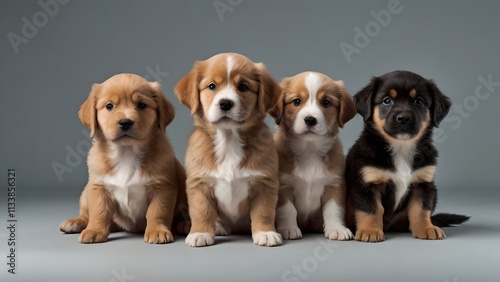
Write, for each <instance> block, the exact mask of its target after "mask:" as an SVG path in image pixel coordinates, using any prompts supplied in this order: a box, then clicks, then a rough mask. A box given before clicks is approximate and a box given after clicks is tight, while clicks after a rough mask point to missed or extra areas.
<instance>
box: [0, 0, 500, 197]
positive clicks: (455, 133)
mask: <svg viewBox="0 0 500 282" xmlns="http://www.w3.org/2000/svg"><path fill="white" fill-rule="evenodd" d="M44 1H45V2H46V3H57V5H48V6H49V7H48V8H45V10H44V7H43V6H42V5H40V4H38V3H37V2H36V1H2V2H1V4H0V19H1V26H0V34H1V35H2V38H1V41H0V47H1V60H0V80H1V82H0V94H1V96H0V107H1V111H0V115H1V116H0V120H1V123H0V132H1V136H2V137H1V138H0V152H1V154H0V156H1V158H0V159H1V162H0V173H1V174H0V175H1V176H2V177H3V174H4V172H5V171H6V169H7V168H8V167H14V168H17V170H18V175H19V177H20V179H19V183H22V186H21V189H19V190H20V191H19V193H29V194H31V195H35V194H36V195H38V194H46V193H50V194H58V195H61V193H62V194H71V195H74V194H77V193H79V192H80V190H81V189H82V187H83V185H84V184H85V181H86V177H87V167H86V164H85V160H84V159H85V154H82V153H84V151H85V150H86V149H87V148H88V140H89V139H88V138H87V136H86V134H83V133H82V129H83V128H84V127H83V126H82V125H81V123H80V121H79V120H78V117H77V110H78V107H79V106H80V105H81V103H82V102H83V101H84V100H85V99H86V97H87V95H88V92H89V90H90V87H91V85H92V83H95V82H102V81H103V80H105V79H107V78H108V77H109V76H111V75H113V74H116V73H120V72H132V73H136V74H139V75H143V76H146V77H147V78H149V79H150V80H158V81H160V82H161V83H162V85H163V89H164V92H165V94H166V96H167V97H168V98H169V99H170V101H172V102H173V103H174V105H175V107H176V110H177V116H176V118H175V120H174V122H173V123H172V124H171V125H170V127H169V128H168V135H169V137H170V139H171V140H172V143H173V146H174V148H175V150H176V153H177V155H178V157H179V159H181V160H183V158H184V152H185V141H186V138H187V136H188V134H189V132H190V131H191V128H192V119H191V117H190V116H189V113H188V110H187V109H186V108H184V107H183V106H182V105H180V104H179V103H178V101H177V98H176V97H175V96H174V94H173V90H172V89H173V87H174V85H175V83H176V82H177V81H178V80H179V79H180V78H181V77H182V76H183V75H184V74H185V73H186V72H188V71H189V69H190V68H191V66H192V64H193V62H194V61H195V60H201V59H206V58H208V57H209V56H212V55H213V54H216V53H219V52H227V51H231V52H239V53H242V54H245V55H246V56H248V57H250V58H251V59H252V60H254V61H261V62H264V63H265V64H266V65H267V67H268V69H269V71H270V72H271V74H272V75H273V76H274V77H275V79H276V80H280V79H281V78H282V77H284V76H291V75H294V74H296V73H298V72H302V71H306V70H315V71H319V72H323V73H325V74H327V75H329V76H331V77H332V78H334V79H341V80H344V82H345V84H346V86H347V88H348V90H349V91H350V93H351V94H355V93H356V91H358V90H359V89H360V88H361V87H363V86H364V85H365V84H366V83H368V81H369V79H370V77H371V76H374V75H382V74H384V73H386V72H388V71H392V70H396V69H406V70H411V71H414V72H417V73H419V74H421V75H422V76H424V77H426V78H432V79H434V80H435V81H436V82H437V84H438V86H439V87H440V88H441V90H442V91H443V92H444V93H445V94H446V95H448V96H449V97H450V98H451V99H452V100H453V103H454V105H455V107H456V108H454V109H453V110H452V111H451V112H450V115H449V117H448V119H447V120H446V121H445V122H443V124H442V126H441V130H442V131H440V132H439V138H437V140H436V143H437V146H438V148H439V150H440V155H441V157H440V163H439V166H438V171H437V183H438V185H439V186H440V188H441V189H455V188H470V189H478V188H499V183H500V181H499V179H500V177H499V173H498V172H499V168H500V161H499V160H500V150H498V139H499V138H500V134H499V133H500V126H498V121H499V115H498V114H497V109H498V107H499V98H498V93H500V87H499V86H500V84H499V83H498V82H500V71H499V68H498V66H499V65H500V56H498V50H500V30H499V27H498V26H499V21H498V11H499V9H500V4H499V3H498V2H497V1H474V2H472V1H439V2H436V1H430V2H427V1H413V2H412V1H410V0H401V1H399V4H397V3H398V1H394V0H391V1H389V0H381V1H350V2H348V1H344V2H338V1H242V0H231V1H226V0H220V1H145V2H143V1H68V3H66V1H67V0H65V1H62V0H61V3H59V2H55V0H53V1H48V0H44ZM45 2H43V1H42V3H45ZM381 10H385V11H382V12H380V11H381ZM47 11H48V12H47ZM387 15H390V18H389V17H388V16H387ZM27 22H28V23H27ZM30 26H31V28H30ZM341 46H342V47H341ZM342 48H344V51H343V49H342ZM344 53H345V54H344ZM488 76H490V77H488ZM481 79H483V80H481ZM485 80H486V81H488V80H491V81H493V83H486V84H487V85H486V86H484V87H482V86H480V87H482V88H481V89H479V92H478V93H479V94H476V93H475V92H476V88H477V87H478V85H481V81H485ZM488 93H490V95H488ZM269 124H272V122H269ZM361 128H362V120H361V118H360V117H359V116H357V117H356V118H355V119H354V120H352V121H350V122H349V123H348V124H347V125H346V127H345V128H344V129H343V130H342V131H341V136H342V138H343V140H344V145H345V147H346V148H345V150H347V149H348V148H349V147H350V146H351V145H352V144H353V142H354V140H355V138H356V137H357V135H358V134H359V132H360V130H361ZM68 155H72V157H69V159H67V156H68ZM82 159H83V160H82ZM54 166H55V167H57V169H58V170H60V171H62V172H60V173H59V177H58V176H57V174H56V172H55V169H54ZM64 170H65V171H64Z"/></svg>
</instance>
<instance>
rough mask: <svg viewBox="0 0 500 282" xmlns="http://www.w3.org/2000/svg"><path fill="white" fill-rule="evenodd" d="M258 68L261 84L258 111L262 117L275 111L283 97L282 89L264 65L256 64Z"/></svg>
mask: <svg viewBox="0 0 500 282" xmlns="http://www.w3.org/2000/svg"><path fill="white" fill-rule="evenodd" d="M255 67H256V68H257V70H258V71H257V80H258V82H259V98H258V102H257V105H258V109H259V112H260V113H261V114H262V115H264V116H265V115H266V113H267V112H269V111H270V110H272V109H274V108H275V107H276V105H277V104H278V100H279V98H280V97H281V88H280V86H279V85H278V83H276V81H274V79H273V78H272V76H271V75H270V74H269V72H268V71H267V69H266V66H264V64H263V63H256V64H255Z"/></svg>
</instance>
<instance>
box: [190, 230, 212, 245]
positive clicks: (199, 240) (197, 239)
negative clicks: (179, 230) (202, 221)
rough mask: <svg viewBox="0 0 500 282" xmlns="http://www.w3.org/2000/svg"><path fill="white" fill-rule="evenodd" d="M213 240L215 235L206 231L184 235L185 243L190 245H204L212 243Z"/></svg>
mask: <svg viewBox="0 0 500 282" xmlns="http://www.w3.org/2000/svg"><path fill="white" fill-rule="evenodd" d="M214 242H215V236H212V235H210V234H208V233H202V232H196V233H189V235H187V237H186V241H185V243H186V245H187V246H190V247H205V246H210V245H213V244H214Z"/></svg>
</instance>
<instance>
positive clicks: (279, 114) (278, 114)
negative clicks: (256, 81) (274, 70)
mask: <svg viewBox="0 0 500 282" xmlns="http://www.w3.org/2000/svg"><path fill="white" fill-rule="evenodd" d="M289 83H290V78H289V77H285V78H283V79H282V80H281V82H280V84H279V86H280V87H281V95H280V96H279V98H278V104H276V106H275V107H274V109H272V110H271V111H270V112H269V114H270V115H271V116H272V117H273V118H274V121H275V122H276V124H278V125H279V124H280V123H281V120H282V119H283V115H284V112H283V111H284V109H285V96H286V89H287V88H288V84H289Z"/></svg>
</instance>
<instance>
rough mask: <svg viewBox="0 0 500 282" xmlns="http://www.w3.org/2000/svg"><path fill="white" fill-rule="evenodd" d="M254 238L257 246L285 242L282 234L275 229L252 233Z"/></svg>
mask: <svg viewBox="0 0 500 282" xmlns="http://www.w3.org/2000/svg"><path fill="white" fill-rule="evenodd" d="M252 239H253V243H254V244H255V245H257V246H266V247H273V246H279V245H281V244H283V240H282V239H281V235H280V234H279V233H276V232H273V231H268V232H256V233H254V234H252Z"/></svg>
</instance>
